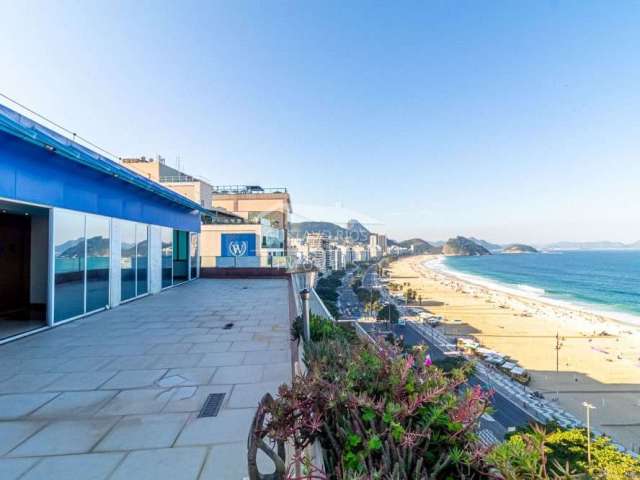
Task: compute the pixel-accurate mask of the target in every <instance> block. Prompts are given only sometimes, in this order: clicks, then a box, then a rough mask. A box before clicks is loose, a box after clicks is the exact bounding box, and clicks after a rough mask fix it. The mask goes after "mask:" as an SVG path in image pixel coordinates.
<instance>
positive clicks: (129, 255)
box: [120, 221, 136, 301]
mask: <svg viewBox="0 0 640 480" xmlns="http://www.w3.org/2000/svg"><path fill="white" fill-rule="evenodd" d="M135 296H136V224H135V223H133V222H125V221H122V222H120V299H121V300H123V301H124V300H129V299H130V298H134V297H135Z"/></svg>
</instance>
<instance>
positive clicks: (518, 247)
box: [502, 243, 538, 253]
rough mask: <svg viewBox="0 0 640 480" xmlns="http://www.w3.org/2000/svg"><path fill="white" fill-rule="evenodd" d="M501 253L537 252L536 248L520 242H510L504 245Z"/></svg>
mask: <svg viewBox="0 0 640 480" xmlns="http://www.w3.org/2000/svg"><path fill="white" fill-rule="evenodd" d="M502 253H538V250H536V249H535V248H533V247H530V246H529V245H524V244H522V243H512V244H511V245H507V246H506V247H504V248H503V249H502Z"/></svg>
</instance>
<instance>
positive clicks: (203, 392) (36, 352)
mask: <svg viewBox="0 0 640 480" xmlns="http://www.w3.org/2000/svg"><path fill="white" fill-rule="evenodd" d="M227 323H233V327H232V328H231V329H229V330H224V329H223V326H224V325H225V324H227ZM290 380H291V354H290V344H289V290H288V284H287V281H286V280H285V279H267V280H262V279H251V280H213V279H200V280H197V281H195V282H191V283H188V284H185V285H182V286H179V287H176V288H172V289H169V290H167V291H165V292H162V293H160V294H157V295H151V296H148V297H146V298H143V299H140V300H136V301H134V302H130V303H127V304H126V305H122V306H120V307H118V308H116V309H113V310H111V311H105V312H102V313H99V314H96V315H93V316H91V317H88V318H84V319H80V320H78V321H76V322H73V323H70V324H67V325H64V326H61V327H59V328H55V329H52V330H49V331H47V332H44V333H40V334H36V335H33V336H31V337H27V338H23V339H21V340H18V341H15V342H12V343H9V344H6V345H0V478H1V479H3V480H11V479H21V480H36V479H43V480H45V479H46V480H59V479H64V480H68V479H76V478H77V479H83V480H89V479H90V480H103V479H109V480H120V479H136V480H145V479H152V480H164V479H168V480H169V479H170V480H183V479H184V480H196V479H198V480H207V479H211V480H227V479H229V480H239V479H243V478H245V477H246V475H247V467H246V465H247V457H246V444H247V435H248V431H249V426H250V423H251V420H252V418H253V415H254V412H255V409H256V406H257V404H258V401H259V399H260V398H261V397H262V395H263V394H264V393H265V392H267V391H271V392H274V391H275V390H276V389H277V387H278V385H280V384H281V383H284V382H290ZM211 393H224V394H225V397H224V402H223V404H222V408H221V410H220V413H219V414H218V415H217V416H216V417H211V418H198V412H199V411H200V409H201V407H202V405H203V403H204V401H205V398H206V397H207V395H208V394H211ZM266 471H269V469H266Z"/></svg>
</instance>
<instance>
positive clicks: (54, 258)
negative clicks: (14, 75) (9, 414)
mask: <svg viewBox="0 0 640 480" xmlns="http://www.w3.org/2000/svg"><path fill="white" fill-rule="evenodd" d="M0 158H2V161H1V162H0V237H1V238H3V244H4V245H3V250H4V251H5V252H9V253H7V254H5V255H2V256H1V258H0V343H2V342H5V341H8V340H12V339H15V338H17V337H19V336H22V335H26V334H30V333H35V332H38V331H41V330H45V329H48V328H52V327H56V326H59V325H62V324H63V323H65V322H68V321H72V320H76V319H79V318H81V317H84V316H87V315H89V314H92V313H95V312H96V311H100V310H103V309H107V308H113V307H116V306H118V305H119V304H120V303H121V302H123V301H128V300H130V299H133V298H137V297H141V296H143V295H147V294H149V293H156V292H159V291H160V290H162V289H163V288H168V287H171V286H173V285H175V284H178V283H181V282H184V281H188V280H190V279H193V278H196V277H197V276H198V274H199V270H198V268H199V267H198V264H199V252H198V234H199V232H200V215H201V214H202V213H204V212H207V211H208V209H207V208H204V207H203V206H202V205H200V204H198V203H196V202H193V201H192V200H190V199H188V198H186V197H184V196H182V195H179V194H177V193H176V192H174V191H172V190H170V189H168V188H165V187H164V186H162V185H160V184H158V183H156V182H154V181H152V180H150V179H148V178H145V177H144V176H141V175H139V174H137V173H135V172H133V171H131V170H129V169H127V168H125V167H123V166H122V165H120V164H118V163H117V162H115V161H113V160H111V159H108V158H106V157H104V156H103V155H101V154H99V153H97V152H96V151H94V150H91V149H89V148H87V147H85V146H82V145H80V144H78V143H77V142H75V141H73V140H71V139H69V138H67V137H65V136H63V135H61V134H59V133H57V132H54V131H53V130H51V129H49V128H47V127H45V126H44V125H42V124H39V123H37V122H35V121H33V120H31V119H30V118H27V117H25V116H22V115H20V114H19V113H17V112H15V111H13V110H11V109H9V108H7V107H5V106H1V105H0Z"/></svg>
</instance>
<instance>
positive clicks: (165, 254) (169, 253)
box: [162, 227, 173, 288]
mask: <svg viewBox="0 0 640 480" xmlns="http://www.w3.org/2000/svg"><path fill="white" fill-rule="evenodd" d="M172 284H173V229H171V228H167V227H162V288H166V287H170V286H171V285H172Z"/></svg>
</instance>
